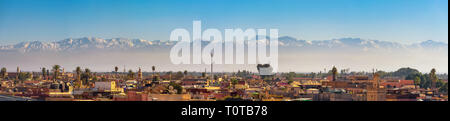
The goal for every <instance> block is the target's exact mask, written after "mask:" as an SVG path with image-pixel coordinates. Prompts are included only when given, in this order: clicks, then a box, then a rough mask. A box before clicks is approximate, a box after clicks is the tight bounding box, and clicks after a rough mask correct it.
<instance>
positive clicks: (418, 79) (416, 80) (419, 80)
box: [414, 76, 421, 85]
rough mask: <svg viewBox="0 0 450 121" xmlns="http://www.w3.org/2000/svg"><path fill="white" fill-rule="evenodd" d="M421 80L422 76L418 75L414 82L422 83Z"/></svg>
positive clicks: (416, 83)
mask: <svg viewBox="0 0 450 121" xmlns="http://www.w3.org/2000/svg"><path fill="white" fill-rule="evenodd" d="M420 82H421V79H420V76H416V78H415V79H414V84H415V85H420Z"/></svg>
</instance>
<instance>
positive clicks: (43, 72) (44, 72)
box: [41, 67, 47, 78]
mask: <svg viewBox="0 0 450 121" xmlns="http://www.w3.org/2000/svg"><path fill="white" fill-rule="evenodd" d="M41 71H42V78H45V76H46V75H47V69H46V68H45V67H43V68H42V70H41Z"/></svg>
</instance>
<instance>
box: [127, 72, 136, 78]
mask: <svg viewBox="0 0 450 121" xmlns="http://www.w3.org/2000/svg"><path fill="white" fill-rule="evenodd" d="M134 75H135V74H134V72H133V70H129V71H128V79H134Z"/></svg>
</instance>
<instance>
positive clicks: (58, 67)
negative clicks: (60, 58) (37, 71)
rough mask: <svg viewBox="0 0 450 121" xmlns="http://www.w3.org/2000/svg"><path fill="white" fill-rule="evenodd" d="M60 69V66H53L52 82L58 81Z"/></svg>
mask: <svg viewBox="0 0 450 121" xmlns="http://www.w3.org/2000/svg"><path fill="white" fill-rule="evenodd" d="M60 68H61V66H60V65H54V66H53V80H54V81H56V80H57V79H58V76H59V70H60Z"/></svg>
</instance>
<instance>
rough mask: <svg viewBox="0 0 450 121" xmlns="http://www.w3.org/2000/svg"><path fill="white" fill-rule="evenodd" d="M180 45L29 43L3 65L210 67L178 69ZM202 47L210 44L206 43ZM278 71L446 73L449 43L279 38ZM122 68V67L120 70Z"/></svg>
mask: <svg viewBox="0 0 450 121" xmlns="http://www.w3.org/2000/svg"><path fill="white" fill-rule="evenodd" d="M175 44H176V41H160V40H151V41H149V40H143V39H127V38H113V39H103V38H96V37H84V38H76V39H72V38H69V39H64V40H60V41H54V42H41V41H30V42H21V43H18V44H14V45H2V46H0V67H7V68H8V69H9V70H14V69H15V68H16V67H17V66H20V67H21V68H22V69H24V70H34V71H39V69H40V68H41V67H47V68H50V67H51V66H52V65H55V64H59V65H61V66H62V67H64V68H67V69H68V70H70V69H74V68H75V67H77V66H82V67H89V68H91V69H92V70H93V71H111V69H112V68H113V67H114V66H120V67H127V68H128V69H138V67H142V69H144V71H145V70H146V69H149V68H145V67H151V66H157V67H159V69H158V70H160V71H184V70H189V71H197V72H203V71H204V70H205V69H206V68H209V65H208V64H200V65H194V64H186V65H183V66H180V65H174V64H172V63H171V61H170V57H169V55H170V54H169V52H170V49H171V47H172V46H173V45H175ZM202 44H203V45H205V44H208V42H206V41H205V42H203V43H202ZM278 59H279V71H282V72H288V71H296V72H319V71H323V70H324V68H331V67H333V66H337V67H338V68H341V69H344V68H345V69H348V68H350V69H351V70H354V71H370V70H372V69H374V68H376V69H380V70H384V71H395V70H397V69H399V68H402V67H412V68H416V69H418V70H420V71H421V72H429V71H430V70H431V69H432V68H435V69H436V70H437V71H438V72H441V73H442V72H443V73H447V72H448V44H447V43H443V42H437V41H432V40H428V41H423V42H420V43H415V44H402V43H397V42H389V41H380V40H367V39H360V38H341V39H331V40H313V41H309V40H299V39H296V38H293V37H288V36H284V37H280V38H279V57H278ZM214 69H215V71H217V72H222V71H229V72H231V71H237V70H244V69H245V70H250V71H254V72H256V71H257V69H256V65H215V68H214ZM121 70H122V69H121Z"/></svg>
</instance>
